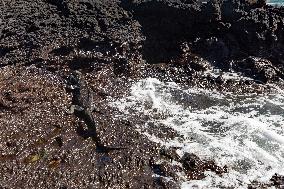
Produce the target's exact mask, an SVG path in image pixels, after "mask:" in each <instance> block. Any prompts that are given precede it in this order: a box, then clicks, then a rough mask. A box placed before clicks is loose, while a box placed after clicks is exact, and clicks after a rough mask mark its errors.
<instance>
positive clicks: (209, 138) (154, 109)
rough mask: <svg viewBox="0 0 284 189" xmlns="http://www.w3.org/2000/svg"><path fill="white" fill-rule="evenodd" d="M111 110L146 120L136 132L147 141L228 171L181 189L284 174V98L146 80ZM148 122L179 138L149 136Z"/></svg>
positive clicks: (242, 183)
mask: <svg viewBox="0 0 284 189" xmlns="http://www.w3.org/2000/svg"><path fill="white" fill-rule="evenodd" d="M111 104H112V106H115V107H118V108H119V109H120V110H121V112H124V113H123V115H121V116H123V117H125V118H126V119H128V118H130V117H131V116H134V115H138V117H139V115H147V116H148V120H146V121H145V122H144V123H145V124H140V125H137V130H141V134H144V135H146V136H148V137H149V139H150V140H153V141H154V142H157V143H160V144H161V145H165V146H172V147H180V150H179V151H178V153H179V154H180V155H183V153H185V152H190V153H195V154H197V155H198V156H200V157H201V158H203V159H212V160H215V161H216V162H217V164H218V165H220V166H225V165H227V166H228V173H225V174H223V175H222V176H218V175H216V174H214V173H212V172H206V175H207V176H206V178H204V179H203V180H192V181H186V180H185V181H184V182H182V183H181V187H182V188H195V187H196V188H222V187H225V188H227V187H232V188H247V185H248V184H250V183H251V182H252V181H254V180H257V181H260V182H267V181H268V180H269V179H270V178H271V177H272V175H273V174H275V173H278V174H282V175H283V174H284V96H283V95H282V94H281V93H280V92H279V93H278V94H269V95H256V94H247V95H245V94H244V95H242V96H240V95H238V96H237V95H233V94H230V93H223V94H222V93H220V92H217V91H207V90H203V89H198V88H184V87H183V88H182V87H181V86H179V85H177V84H175V83H163V82H160V81H159V80H157V79H153V78H148V79H144V80H141V81H139V82H137V83H135V84H133V86H132V88H131V94H130V96H128V97H126V98H123V99H120V100H117V101H115V102H112V103H111ZM150 122H154V123H155V124H157V125H160V127H167V128H171V129H174V130H175V131H177V133H178V136H177V137H176V138H174V139H165V138H159V137H158V136H155V135H153V134H150V133H149V132H148V131H149V130H148V131H147V125H148V124H149V123H150ZM142 130H143V131H142Z"/></svg>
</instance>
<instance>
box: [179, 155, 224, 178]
mask: <svg viewBox="0 0 284 189" xmlns="http://www.w3.org/2000/svg"><path fill="white" fill-rule="evenodd" d="M180 162H181V163H182V166H183V168H184V169H185V172H186V173H187V175H188V177H189V179H193V180H196V179H197V180H198V179H203V178H204V177H205V175H204V172H205V171H213V172H215V173H217V174H222V173H226V172H227V167H226V166H225V167H219V166H217V165H216V164H215V162H213V161H204V160H201V159H200V158H199V157H198V156H196V155H195V154H189V153H185V154H184V155H183V157H182V158H181V159H180Z"/></svg>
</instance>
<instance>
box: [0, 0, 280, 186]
mask: <svg viewBox="0 0 284 189" xmlns="http://www.w3.org/2000/svg"><path fill="white" fill-rule="evenodd" d="M0 13H1V17H0V128H1V129H0V130H1V134H0V146H1V148H0V152H1V153H0V162H1V165H0V169H1V171H0V177H1V180H0V187H3V188H22V187H25V188H34V187H37V188H88V187H91V188H178V187H179V185H178V183H179V182H180V181H179V180H178V176H177V172H184V173H185V174H186V175H187V179H202V178H204V172H205V171H208V170H210V171H213V172H216V173H217V174H222V173H225V172H226V171H227V170H226V168H222V167H218V166H217V165H216V163H215V162H212V161H208V160H201V159H200V158H199V157H197V156H196V155H194V154H186V155H184V156H183V157H179V156H178V155H177V154H176V153H175V149H171V150H169V151H168V150H163V147H161V146H159V144H155V143H153V142H150V141H149V140H148V139H147V138H146V137H145V136H143V135H141V133H139V132H137V131H136V130H135V125H136V124H137V123H138V122H143V121H145V120H147V117H143V118H139V119H136V117H135V116H134V118H133V119H129V120H125V119H123V118H115V117H116V115H117V114H119V112H118V110H117V109H115V108H114V107H110V106H109V105H108V99H110V98H112V99H117V98H120V97H122V96H123V95H125V94H126V93H127V92H128V91H129V87H130V85H131V82H130V80H131V81H135V80H137V79H140V78H146V77H156V78H159V79H160V80H164V81H175V82H177V83H182V84H185V85H188V86H198V87H202V88H208V89H217V90H223V91H231V92H235V93H244V92H256V93H263V92H269V91H270V90H273V89H272V88H271V87H270V86H269V85H266V83H276V84H279V86H281V85H280V83H281V81H282V79H283V70H284V66H283V65H284V64H283V52H284V51H283V50H284V46H283V40H284V37H283V28H284V25H283V24H284V22H283V15H284V10H283V8H273V7H270V6H267V5H265V4H264V3H263V1H256V2H254V1H245V0H244V1H224V2H223V1H208V2H207V3H201V2H200V1H198V0H190V1H187V0H164V1H160V0H150V1H148V0H147V1H146V0H145V1H144V0H132V1H126V0H89V1H86V0H78V1H71V0H60V1H55V0H38V1H31V0H25V1H24V0H18V1H13V0H2V1H1V2H0ZM76 70H78V71H80V73H82V77H83V79H84V81H85V82H86V84H87V85H88V87H89V88H90V89H91V93H92V95H93V100H92V101H90V103H92V104H90V105H94V107H95V109H94V111H91V112H90V113H91V115H92V116H93V117H94V120H95V123H96V132H95V133H94V132H93V131H92V130H90V129H89V128H88V125H87V124H86V122H85V121H84V119H80V117H78V116H76V115H75V114H70V113H68V112H69V110H70V107H71V106H72V104H74V103H73V102H72V99H73V100H74V93H72V92H70V91H69V90H68V88H67V85H68V76H70V74H71V73H74V71H76ZM235 72H239V75H237V78H231V77H226V74H227V75H228V74H229V75H230V74H234V73H235ZM244 76H245V77H244ZM149 127H150V128H151V130H152V132H153V133H159V137H161V138H162V137H164V138H167V137H168V138H174V137H175V135H176V133H175V132H174V131H171V130H170V129H164V130H159V126H158V125H155V124H154V123H153V124H152V125H150V126H149ZM94 134H95V135H98V136H99V138H100V140H101V143H102V144H103V145H104V146H120V147H123V148H121V149H119V150H115V151H108V152H106V151H98V150H96V143H95V142H94V141H93V140H92V138H93V137H94ZM159 161H160V163H159ZM161 161H162V163H161ZM170 162H177V164H176V165H175V164H174V165H173V164H172V163H170ZM153 175H155V176H153ZM165 177H171V178H172V179H171V180H168V179H165ZM281 179H282V180H283V178H282V177H281V176H279V175H276V176H275V177H273V178H272V179H271V185H274V186H276V187H279V188H281V187H282V186H283V182H282V180H281ZM281 182H282V183H281Z"/></svg>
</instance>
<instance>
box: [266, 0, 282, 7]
mask: <svg viewBox="0 0 284 189" xmlns="http://www.w3.org/2000/svg"><path fill="white" fill-rule="evenodd" d="M267 3H268V4H271V5H276V6H277V5H278V6H283V5H284V0H268V1H267Z"/></svg>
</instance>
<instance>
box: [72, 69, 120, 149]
mask: <svg viewBox="0 0 284 189" xmlns="http://www.w3.org/2000/svg"><path fill="white" fill-rule="evenodd" d="M67 86H68V88H69V89H71V90H72V93H73V99H72V101H73V102H72V105H71V108H70V112H69V113H71V114H73V113H74V114H75V115H76V116H77V117H78V118H79V119H81V120H83V121H84V122H85V124H86V125H87V127H88V131H89V132H90V133H92V135H91V137H92V139H93V140H94V142H95V143H96V150H97V151H98V152H103V153H107V152H110V151H113V150H121V149H125V148H123V147H107V146H104V145H103V144H102V142H101V140H100V138H99V137H98V135H97V129H96V122H95V120H94V118H93V115H92V112H93V111H94V110H95V107H94V105H93V100H94V95H93V90H92V89H91V88H90V87H89V86H88V83H87V82H86V81H85V80H84V79H83V77H82V73H81V72H79V71H75V72H74V73H72V74H71V75H70V76H69V77H68V80H67Z"/></svg>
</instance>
